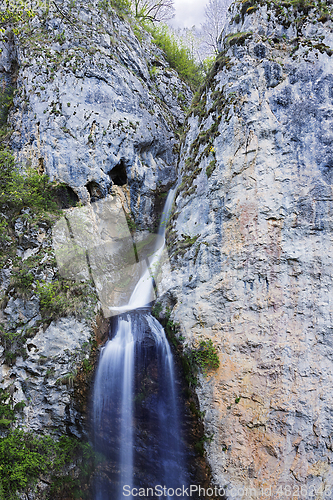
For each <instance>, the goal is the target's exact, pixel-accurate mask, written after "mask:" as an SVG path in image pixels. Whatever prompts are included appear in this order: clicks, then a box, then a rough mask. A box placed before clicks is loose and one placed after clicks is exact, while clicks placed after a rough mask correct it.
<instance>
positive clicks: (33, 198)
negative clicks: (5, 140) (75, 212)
mask: <svg viewBox="0 0 333 500" xmlns="http://www.w3.org/2000/svg"><path fill="white" fill-rule="evenodd" d="M59 187H60V185H59V184H57V183H55V182H50V181H49V179H48V177H47V175H44V174H43V175H40V174H39V173H38V172H37V171H35V170H33V169H32V168H30V169H28V170H27V172H26V173H25V174H21V173H20V172H19V170H18V168H17V167H16V166H15V159H14V157H13V155H12V153H11V152H10V151H9V150H8V149H3V150H2V151H0V204H1V205H6V206H7V207H9V208H11V209H15V211H17V212H19V211H20V210H21V209H22V208H24V207H30V208H33V209H37V210H40V211H51V212H55V211H58V209H59V208H58V204H57V202H56V196H57V192H58V189H59ZM61 187H62V185H61Z"/></svg>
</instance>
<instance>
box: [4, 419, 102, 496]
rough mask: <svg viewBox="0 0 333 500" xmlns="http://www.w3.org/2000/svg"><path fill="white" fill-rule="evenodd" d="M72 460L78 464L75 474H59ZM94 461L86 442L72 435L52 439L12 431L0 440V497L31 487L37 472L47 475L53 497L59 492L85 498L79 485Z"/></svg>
mask: <svg viewBox="0 0 333 500" xmlns="http://www.w3.org/2000/svg"><path fill="white" fill-rule="evenodd" d="M0 424H1V421H0ZM74 460H79V461H81V463H82V465H81V467H80V473H79V476H78V477H77V478H74V477H72V476H70V475H64V474H62V473H61V472H62V469H63V468H64V466H66V465H69V464H71V463H72V462H73V461H74ZM95 462H96V460H95V457H94V454H93V451H92V449H91V447H90V446H89V444H86V443H80V442H79V441H78V440H77V439H76V438H71V437H68V436H63V437H61V438H60V439H59V441H55V440H54V439H53V438H51V437H50V436H37V435H35V434H33V433H31V432H23V431H22V430H14V431H12V432H10V433H9V434H8V436H7V437H5V438H2V439H0V485H1V488H0V492H2V495H3V496H1V498H3V499H5V498H6V499H11V498H13V499H14V498H17V497H16V492H17V491H20V490H21V491H22V490H25V489H26V488H28V487H31V486H33V485H34V484H35V483H36V482H37V480H38V478H39V476H40V475H41V474H50V475H51V491H50V493H51V494H53V497H54V496H55V495H59V494H60V495H61V494H62V496H61V498H73V497H74V498H79V497H81V498H87V496H86V495H85V494H84V492H83V491H82V487H81V486H82V484H83V482H87V478H88V477H89V476H90V475H91V473H92V472H93V470H94V466H95ZM1 489H2V491H1Z"/></svg>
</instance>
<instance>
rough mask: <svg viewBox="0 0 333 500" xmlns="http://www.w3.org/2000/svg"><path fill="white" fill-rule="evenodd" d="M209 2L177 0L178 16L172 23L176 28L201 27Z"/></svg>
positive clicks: (204, 0) (203, 0) (205, 0)
mask: <svg viewBox="0 0 333 500" xmlns="http://www.w3.org/2000/svg"><path fill="white" fill-rule="evenodd" d="M207 1H208V0H175V3H174V5H175V10H176V16H175V17H174V19H172V20H171V21H170V24H172V26H174V27H175V28H192V26H193V25H194V24H195V25H196V26H198V27H200V24H201V23H202V22H203V18H204V11H205V5H206V3H207Z"/></svg>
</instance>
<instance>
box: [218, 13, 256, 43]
mask: <svg viewBox="0 0 333 500" xmlns="http://www.w3.org/2000/svg"><path fill="white" fill-rule="evenodd" d="M251 8H252V9H253V8H254V7H251ZM251 36H252V31H248V32H245V31H242V32H239V33H233V34H231V35H227V36H226V37H225V39H224V43H225V45H227V46H229V47H231V46H232V45H244V43H245V40H246V39H247V38H249V37H251Z"/></svg>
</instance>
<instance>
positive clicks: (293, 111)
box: [168, 2, 333, 499]
mask: <svg viewBox="0 0 333 500" xmlns="http://www.w3.org/2000/svg"><path fill="white" fill-rule="evenodd" d="M249 5H250V2H248V3H246V4H245V3H244V2H243V3H242V4H238V5H237V4H236V5H234V6H232V7H231V11H229V22H228V23H227V25H226V28H225V30H224V32H223V33H222V36H221V43H220V45H221V47H220V49H221V52H220V54H219V56H218V58H217V62H216V64H215V66H214V68H213V70H212V72H211V75H210V79H209V80H208V82H207V84H206V86H205V88H204V89H203V90H202V92H201V95H200V97H198V98H197V99H196V101H195V102H194V108H193V113H192V114H191V116H190V117H189V119H188V121H187V123H186V124H185V125H186V130H187V134H186V137H185V141H184V144H183V147H182V150H181V159H180V179H179V182H180V185H179V188H178V192H177V196H176V199H175V205H174V213H173V217H172V220H171V223H170V225H169V228H168V242H169V248H170V252H171V255H172V262H173V265H174V268H175V276H176V278H177V284H176V285H175V288H174V291H173V293H174V296H175V297H176V298H177V300H178V301H177V304H176V306H175V308H174V311H173V316H174V319H175V320H176V321H177V322H179V323H180V324H181V328H182V335H184V336H185V337H186V341H185V342H186V343H187V344H188V345H189V346H191V347H196V346H198V344H199V341H201V340H203V339H212V340H213V342H214V344H215V345H216V346H217V348H218V351H219V359H220V368H219V369H218V370H217V371H216V372H214V371H211V372H209V373H208V375H207V376H203V375H202V376H201V377H200V384H199V386H198V388H197V394H198V398H199V402H200V410H201V411H203V412H205V415H204V424H205V428H206V433H207V435H212V434H213V439H212V441H211V442H206V445H205V446H206V450H207V456H208V460H209V463H210V465H211V467H212V472H213V476H214V479H215V481H216V483H217V484H219V485H220V486H227V491H228V498H237V499H239V498H243V493H244V492H243V493H242V491H241V490H238V488H240V487H245V488H250V487H251V488H257V489H258V488H260V490H256V491H255V490H253V491H252V492H248V494H247V495H244V498H253V499H254V498H255V499H262V498H268V497H269V498H271V499H278V498H285V496H284V495H287V496H286V498H288V491H290V488H291V491H295V492H296V491H299V492H300V495H301V486H302V487H303V489H302V495H301V498H312V497H313V498H322V497H321V496H320V493H318V489H319V488H324V489H325V488H328V491H329V490H330V489H331V488H332V487H333V468H332V462H333V455H332V449H333V448H332V436H333V418H332V408H333V394H332V386H333V357H332V353H333V351H332V345H333V344H332V333H333V329H332V312H333V306H332V293H333V281H332V273H333V266H332V265H333V260H332V259H333V257H332V256H333V245H332V228H333V212H332V210H333V191H332V182H333V177H332V173H333V163H332V158H333V155H332V153H333V150H332V137H333V121H332V120H333V60H332V49H333V30H332V27H333V24H332V22H331V21H327V22H326V23H324V21H325V19H322V21H318V16H317V15H316V13H315V11H310V12H309V13H308V14H307V16H306V17H305V18H304V17H303V21H302V22H299V19H298V17H297V16H301V14H300V13H297V11H296V13H295V12H294V11H293V9H292V8H291V7H290V9H289V10H288V7H281V8H280V11H275V10H274V9H273V8H272V9H270V8H269V9H268V8H267V6H261V7H259V8H258V9H257V10H256V9H255V8H254V7H253V8H250V7H249ZM272 5H273V4H272ZM245 7H246V9H247V8H249V12H248V13H247V14H246V12H245V10H246V9H245ZM244 9H245V10H244ZM303 14H304V13H303ZM316 16H317V17H316ZM262 487H264V488H271V490H270V491H271V493H270V494H269V495H268V496H267V491H266V493H263V492H262V490H261V488H262ZM298 487H299V490H297V488H298ZM232 488H236V489H232ZM285 488H287V489H286V490H285ZM314 489H315V491H316V493H315V494H313V490H314ZM311 491H312V493H311ZM265 494H266V496H265ZM311 495H313V496H311ZM316 495H317V496H316Z"/></svg>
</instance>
